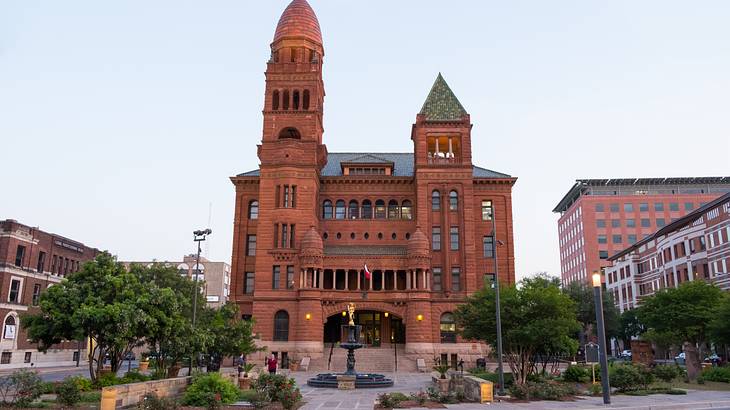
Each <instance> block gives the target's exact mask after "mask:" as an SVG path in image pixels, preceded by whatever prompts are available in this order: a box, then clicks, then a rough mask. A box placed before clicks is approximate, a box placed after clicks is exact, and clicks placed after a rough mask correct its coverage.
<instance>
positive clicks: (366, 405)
mask: <svg viewBox="0 0 730 410" xmlns="http://www.w3.org/2000/svg"><path fill="white" fill-rule="evenodd" d="M314 375H315V374H314V373H301V372H296V373H293V374H292V377H294V378H295V379H296V381H297V385H299V387H300V389H301V391H302V396H303V397H304V401H306V404H305V405H304V407H302V409H303V410H313V409H317V410H362V409H368V410H370V409H372V408H373V406H374V404H375V399H376V398H377V396H378V394H380V393H386V392H401V393H405V394H408V393H412V392H417V391H419V390H424V391H425V390H426V389H427V388H428V387H429V386H430V385H431V376H430V375H429V374H424V373H394V374H388V375H387V376H388V377H390V378H392V379H393V381H394V384H393V387H389V388H386V389H373V390H370V389H358V390H351V391H342V390H336V389H318V388H312V387H309V386H307V379H308V378H309V377H312V376H314ZM446 407H447V408H449V409H455V410H476V409H479V410H490V409H494V410H501V409H505V410H507V409H514V410H521V409H535V410H537V409H545V410H558V409H560V410H563V409H565V410H589V409H590V410H596V409H606V408H610V409H626V410H629V409H631V410H670V409H672V410H674V409H688V410H689V409H728V410H730V391H700V390H691V391H689V392H688V393H687V395H669V394H655V395H651V396H623V395H619V396H614V397H612V398H611V404H610V405H608V406H604V405H603V400H602V398H600V397H581V398H579V399H577V400H575V401H568V402H557V401H535V402H530V403H507V402H502V403H491V404H476V403H464V404H450V405H447V406H446Z"/></svg>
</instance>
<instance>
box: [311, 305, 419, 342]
mask: <svg viewBox="0 0 730 410" xmlns="http://www.w3.org/2000/svg"><path fill="white" fill-rule="evenodd" d="M343 313H344V314H343ZM354 320H355V324H356V325H360V326H362V331H361V333H360V339H361V340H360V342H361V343H363V344H365V345H368V346H372V347H378V346H383V345H390V344H401V343H405V342H406V326H405V323H404V321H403V318H402V317H400V316H397V315H395V314H393V313H391V312H381V311H378V310H358V311H356V312H355V318H354ZM348 321H349V318H348V316H347V313H346V312H344V311H343V312H340V313H336V314H334V315H331V316H329V317H328V318H327V322H326V323H325V325H324V342H325V343H335V342H341V341H343V336H342V334H341V329H342V328H341V326H342V325H346V324H347V323H348Z"/></svg>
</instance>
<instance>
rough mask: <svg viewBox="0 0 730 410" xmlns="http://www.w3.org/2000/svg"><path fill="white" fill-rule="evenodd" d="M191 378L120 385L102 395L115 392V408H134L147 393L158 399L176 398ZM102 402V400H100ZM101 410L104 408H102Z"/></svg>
mask: <svg viewBox="0 0 730 410" xmlns="http://www.w3.org/2000/svg"><path fill="white" fill-rule="evenodd" d="M191 380H192V378H191V377H176V378H174V379H163V380H151V381H148V382H141V383H130V384H120V385H118V386H110V387H105V388H104V389H103V390H102V395H104V394H105V393H110V392H112V391H115V392H116V401H115V406H114V407H116V408H120V407H130V406H135V405H136V404H137V403H139V402H140V401H141V400H142V399H143V398H144V396H145V394H147V393H156V394H157V396H158V397H169V396H177V395H179V394H182V392H183V391H185V389H186V388H187V387H188V384H190V381H191ZM102 402H103V400H102ZM102 408H104V407H103V406H102Z"/></svg>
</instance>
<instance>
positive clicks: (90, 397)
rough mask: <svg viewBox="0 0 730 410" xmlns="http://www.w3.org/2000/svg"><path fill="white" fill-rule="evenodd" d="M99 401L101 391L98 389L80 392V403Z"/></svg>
mask: <svg viewBox="0 0 730 410" xmlns="http://www.w3.org/2000/svg"><path fill="white" fill-rule="evenodd" d="M100 401H101V392H100V391H99V390H96V391H88V392H85V393H81V403H99V402H100Z"/></svg>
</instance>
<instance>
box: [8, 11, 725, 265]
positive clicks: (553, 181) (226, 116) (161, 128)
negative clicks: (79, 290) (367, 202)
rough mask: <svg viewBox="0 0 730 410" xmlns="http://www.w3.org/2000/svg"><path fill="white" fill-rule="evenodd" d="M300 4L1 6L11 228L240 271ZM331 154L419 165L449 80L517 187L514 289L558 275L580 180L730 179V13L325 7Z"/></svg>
mask: <svg viewBox="0 0 730 410" xmlns="http://www.w3.org/2000/svg"><path fill="white" fill-rule="evenodd" d="M287 3H288V2H287V1H278V0H277V1H273V0H267V1H256V2H254V1H246V0H237V1H232V0H231V1H205V2H203V1H172V0H170V1H149V0H147V1H120V2H110V1H92V0H88V1H75V0H65V1H51V0H48V1H33V0H16V1H11V0H0V155H1V156H2V169H3V171H2V175H3V178H2V182H3V189H2V192H3V194H2V197H1V199H0V218H3V219H4V218H15V219H18V220H20V221H22V222H24V223H26V224H30V225H37V226H40V227H41V228H42V229H45V230H49V231H52V232H57V233H60V234H63V235H66V236H68V237H70V238H73V239H77V240H81V241H83V242H85V243H86V244H88V245H92V246H97V247H100V248H103V249H109V250H111V251H112V252H113V253H116V254H118V255H119V257H120V258H121V259H136V260H141V259H152V258H157V259H159V260H172V259H179V258H180V257H181V256H182V254H184V253H191V252H193V251H194V245H193V243H192V241H191V239H192V238H191V231H192V230H193V229H197V228H202V227H205V226H206V224H207V221H208V207H209V203H212V210H213V212H212V224H211V227H212V229H213V235H212V236H211V237H210V239H211V242H210V257H211V258H212V259H215V260H225V261H230V255H231V240H232V221H233V204H234V194H233V193H234V190H233V185H232V184H231V183H230V181H229V180H228V177H229V176H231V175H234V174H236V173H239V172H242V171H247V170H251V169H254V168H256V167H257V164H258V162H257V158H256V148H255V145H256V143H257V142H258V141H259V140H260V137H261V109H262V105H263V90H264V76H263V71H264V69H265V63H266V60H267V58H268V55H269V48H268V46H269V43H270V42H271V39H272V36H273V33H274V28H275V26H276V22H277V21H278V18H279V15H280V14H281V12H282V11H283V10H284V8H285V7H286V5H287ZM311 4H312V6H313V7H314V9H315V11H316V12H317V15H318V16H319V20H320V24H321V27H322V32H323V36H324V42H325V54H326V55H325V60H324V62H325V65H324V70H325V74H324V80H325V86H326V89H327V97H326V102H325V128H326V132H325V135H324V141H325V143H326V144H327V147H328V149H329V150H330V151H396V152H398V151H401V152H409V151H411V150H412V144H411V141H410V138H409V137H410V126H411V124H412V123H413V122H414V120H415V115H416V113H417V112H418V110H419V109H420V107H421V104H422V103H423V100H424V99H425V97H426V94H427V92H428V90H429V88H430V87H431V84H432V83H433V80H434V78H435V76H436V73H437V72H439V71H441V72H442V73H443V74H444V77H445V78H446V80H447V82H448V83H449V84H450V85H451V87H452V89H453V90H454V92H455V93H456V95H457V96H458V97H459V99H460V100H461V102H462V104H463V105H464V106H465V107H466V109H467V110H468V111H469V112H470V113H471V118H472V121H473V123H474V129H473V134H472V140H473V150H474V152H473V158H474V162H475V164H477V165H480V166H483V167H486V168H490V169H494V170H497V171H501V172H505V173H509V174H512V175H514V176H517V177H519V180H518V182H517V185H516V186H515V189H514V196H513V200H514V223H515V241H516V254H517V272H518V277H521V276H524V275H526V274H530V273H533V272H536V271H548V272H549V273H551V274H559V256H558V245H557V231H556V219H557V216H556V215H554V214H552V213H551V210H552V208H553V207H554V205H555V204H556V203H557V201H558V200H559V199H560V198H561V197H562V195H563V194H564V193H565V192H566V191H567V190H568V189H569V187H570V186H571V185H572V184H573V182H574V180H575V179H576V178H586V177H596V178H598V177H638V176H641V177H660V176H707V175H730V165H729V162H730V161H729V160H728V158H729V157H730V24H728V22H729V21H730V2H727V1H683V2H680V1H666V0H661V1H635V0H632V1H610V2H599V1H542V0H535V1H502V2H494V1H457V0H452V1H449V2H446V1H436V0H432V1H424V0H419V1H415V0H413V1H392V0H390V1H386V0H382V1H381V0H369V1H357V2H356V1H344V0H337V1H335V0H311Z"/></svg>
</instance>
